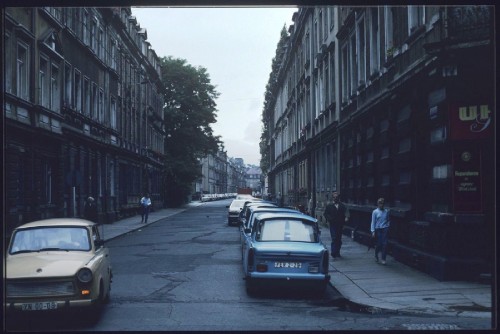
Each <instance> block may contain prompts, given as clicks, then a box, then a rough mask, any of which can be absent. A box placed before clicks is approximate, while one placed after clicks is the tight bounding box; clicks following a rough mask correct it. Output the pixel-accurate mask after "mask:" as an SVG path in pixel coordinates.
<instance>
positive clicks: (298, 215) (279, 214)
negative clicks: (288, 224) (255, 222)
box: [258, 211, 318, 223]
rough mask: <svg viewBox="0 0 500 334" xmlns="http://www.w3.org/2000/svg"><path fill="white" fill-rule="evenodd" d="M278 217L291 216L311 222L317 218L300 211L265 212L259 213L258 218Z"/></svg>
mask: <svg viewBox="0 0 500 334" xmlns="http://www.w3.org/2000/svg"><path fill="white" fill-rule="evenodd" d="M280 218H284V219H286V218H291V219H301V220H308V221H310V222H312V223H315V222H317V221H318V220H317V219H316V218H313V217H311V216H308V215H306V214H303V213H302V212H280V211H276V212H266V213H262V214H259V218H258V219H259V220H261V221H262V220H266V219H280Z"/></svg>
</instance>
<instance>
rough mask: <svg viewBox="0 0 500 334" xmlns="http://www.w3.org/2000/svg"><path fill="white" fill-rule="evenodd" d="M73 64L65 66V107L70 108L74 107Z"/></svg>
mask: <svg viewBox="0 0 500 334" xmlns="http://www.w3.org/2000/svg"><path fill="white" fill-rule="evenodd" d="M72 73H73V71H72V68H71V64H69V63H65V64H64V105H65V106H67V107H70V106H71V105H72V98H71V96H72V93H73V91H72V90H71V88H72V87H73V76H72Z"/></svg>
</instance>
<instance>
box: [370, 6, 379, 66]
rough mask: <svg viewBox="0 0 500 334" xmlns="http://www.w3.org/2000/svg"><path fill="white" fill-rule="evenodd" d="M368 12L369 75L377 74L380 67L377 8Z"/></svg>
mask: <svg viewBox="0 0 500 334" xmlns="http://www.w3.org/2000/svg"><path fill="white" fill-rule="evenodd" d="M369 10H370V74H374V73H376V72H378V69H379V67H380V64H379V60H380V45H379V44H380V41H379V23H378V21H379V13H378V7H372V8H370V9H369Z"/></svg>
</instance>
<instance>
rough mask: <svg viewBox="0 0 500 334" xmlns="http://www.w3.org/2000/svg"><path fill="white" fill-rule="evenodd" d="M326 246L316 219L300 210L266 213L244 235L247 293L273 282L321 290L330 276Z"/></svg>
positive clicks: (279, 284) (244, 266)
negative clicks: (249, 231) (295, 211)
mask: <svg viewBox="0 0 500 334" xmlns="http://www.w3.org/2000/svg"><path fill="white" fill-rule="evenodd" d="M328 256H329V254H328V249H327V248H326V246H325V245H324V244H323V243H322V242H321V238H320V230H319V226H318V221H317V220H316V219H315V218H313V217H310V216H307V215H304V214H302V213H292V212H290V213H285V212H276V213H265V214H262V215H259V216H258V217H256V218H255V221H254V224H253V226H252V231H251V233H250V234H249V235H246V236H245V244H244V250H243V271H244V277H245V280H246V288H247V292H248V293H253V292H255V291H256V290H258V289H259V287H263V286H264V287H265V286H269V285H273V284H276V283H277V285H278V286H283V285H299V286H309V287H310V288H313V289H315V290H317V291H321V292H322V291H324V290H325V289H326V286H327V284H328V282H329V280H330V275H329V274H328V265H329V258H328Z"/></svg>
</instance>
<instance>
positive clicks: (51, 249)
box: [38, 247, 69, 252]
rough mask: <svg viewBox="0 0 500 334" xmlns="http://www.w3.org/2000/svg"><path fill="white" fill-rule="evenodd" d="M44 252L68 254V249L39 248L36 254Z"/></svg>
mask: <svg viewBox="0 0 500 334" xmlns="http://www.w3.org/2000/svg"><path fill="white" fill-rule="evenodd" d="M45 251H66V252H69V250H68V249H64V248H59V247H46V248H40V249H39V250H38V252H45Z"/></svg>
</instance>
